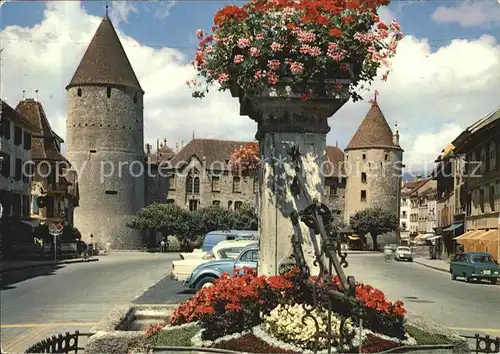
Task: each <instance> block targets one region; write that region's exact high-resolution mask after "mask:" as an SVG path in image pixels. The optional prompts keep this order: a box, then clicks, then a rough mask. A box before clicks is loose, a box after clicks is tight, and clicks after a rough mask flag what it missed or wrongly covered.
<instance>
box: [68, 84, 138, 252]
mask: <svg viewBox="0 0 500 354" xmlns="http://www.w3.org/2000/svg"><path fill="white" fill-rule="evenodd" d="M109 90H110V91H109ZM108 94H109V97H108ZM143 131H144V121H143V97H142V93H141V92H138V91H137V90H135V89H132V88H123V87H109V88H108V87H106V86H81V87H73V88H70V89H69V90H68V118H67V157H68V159H69V161H70V162H71V164H72V166H73V168H74V169H75V170H76V171H77V173H78V184H79V191H80V205H79V207H78V208H77V209H76V210H75V227H77V228H78V229H79V230H80V231H81V232H82V235H83V237H84V239H86V240H87V241H88V240H89V235H90V234H93V235H94V239H93V241H94V242H98V243H101V244H105V243H107V242H110V243H111V244H112V247H113V248H115V249H117V248H122V249H133V248H139V247H140V246H141V245H142V237H141V232H140V231H136V230H132V229H130V228H128V227H127V226H126V223H127V222H128V221H129V220H131V219H132V218H133V217H134V216H135V214H136V213H137V211H138V210H139V209H140V208H142V207H143V206H144V198H145V197H144V196H145V180H144V178H145V171H144V150H143V146H144V141H143V139H144V138H143Z"/></svg>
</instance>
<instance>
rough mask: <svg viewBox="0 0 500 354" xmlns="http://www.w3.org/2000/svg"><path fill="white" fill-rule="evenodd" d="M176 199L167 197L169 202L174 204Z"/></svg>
mask: <svg viewBox="0 0 500 354" xmlns="http://www.w3.org/2000/svg"><path fill="white" fill-rule="evenodd" d="M174 203H175V200H174V199H167V204H174Z"/></svg>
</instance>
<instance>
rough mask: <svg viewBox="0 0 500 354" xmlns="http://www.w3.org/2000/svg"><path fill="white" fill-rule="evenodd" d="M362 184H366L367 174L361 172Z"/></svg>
mask: <svg viewBox="0 0 500 354" xmlns="http://www.w3.org/2000/svg"><path fill="white" fill-rule="evenodd" d="M361 183H366V173H365V172H361Z"/></svg>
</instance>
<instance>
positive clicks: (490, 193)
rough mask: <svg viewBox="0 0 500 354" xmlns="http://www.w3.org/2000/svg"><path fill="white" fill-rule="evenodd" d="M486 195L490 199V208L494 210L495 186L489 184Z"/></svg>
mask: <svg viewBox="0 0 500 354" xmlns="http://www.w3.org/2000/svg"><path fill="white" fill-rule="evenodd" d="M488 197H489V198H488V199H489V201H490V210H491V211H495V186H490V191H489V193H488Z"/></svg>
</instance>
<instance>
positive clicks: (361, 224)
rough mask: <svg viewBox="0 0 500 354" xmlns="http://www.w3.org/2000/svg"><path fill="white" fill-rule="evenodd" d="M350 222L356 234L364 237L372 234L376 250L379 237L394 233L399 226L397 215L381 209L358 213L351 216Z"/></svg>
mask: <svg viewBox="0 0 500 354" xmlns="http://www.w3.org/2000/svg"><path fill="white" fill-rule="evenodd" d="M349 222H350V224H351V227H352V228H353V229H354V231H355V232H356V233H359V234H363V235H366V234H367V233H370V235H371V236H372V238H373V246H374V248H375V249H378V243H377V237H378V235H380V234H383V233H386V232H391V231H394V230H396V228H397V227H398V225H399V220H398V217H397V215H395V214H392V213H390V212H388V211H386V210H384V209H382V208H379V207H373V208H366V209H363V210H361V211H358V212H357V213H356V214H354V215H352V216H351V218H350V220H349Z"/></svg>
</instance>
